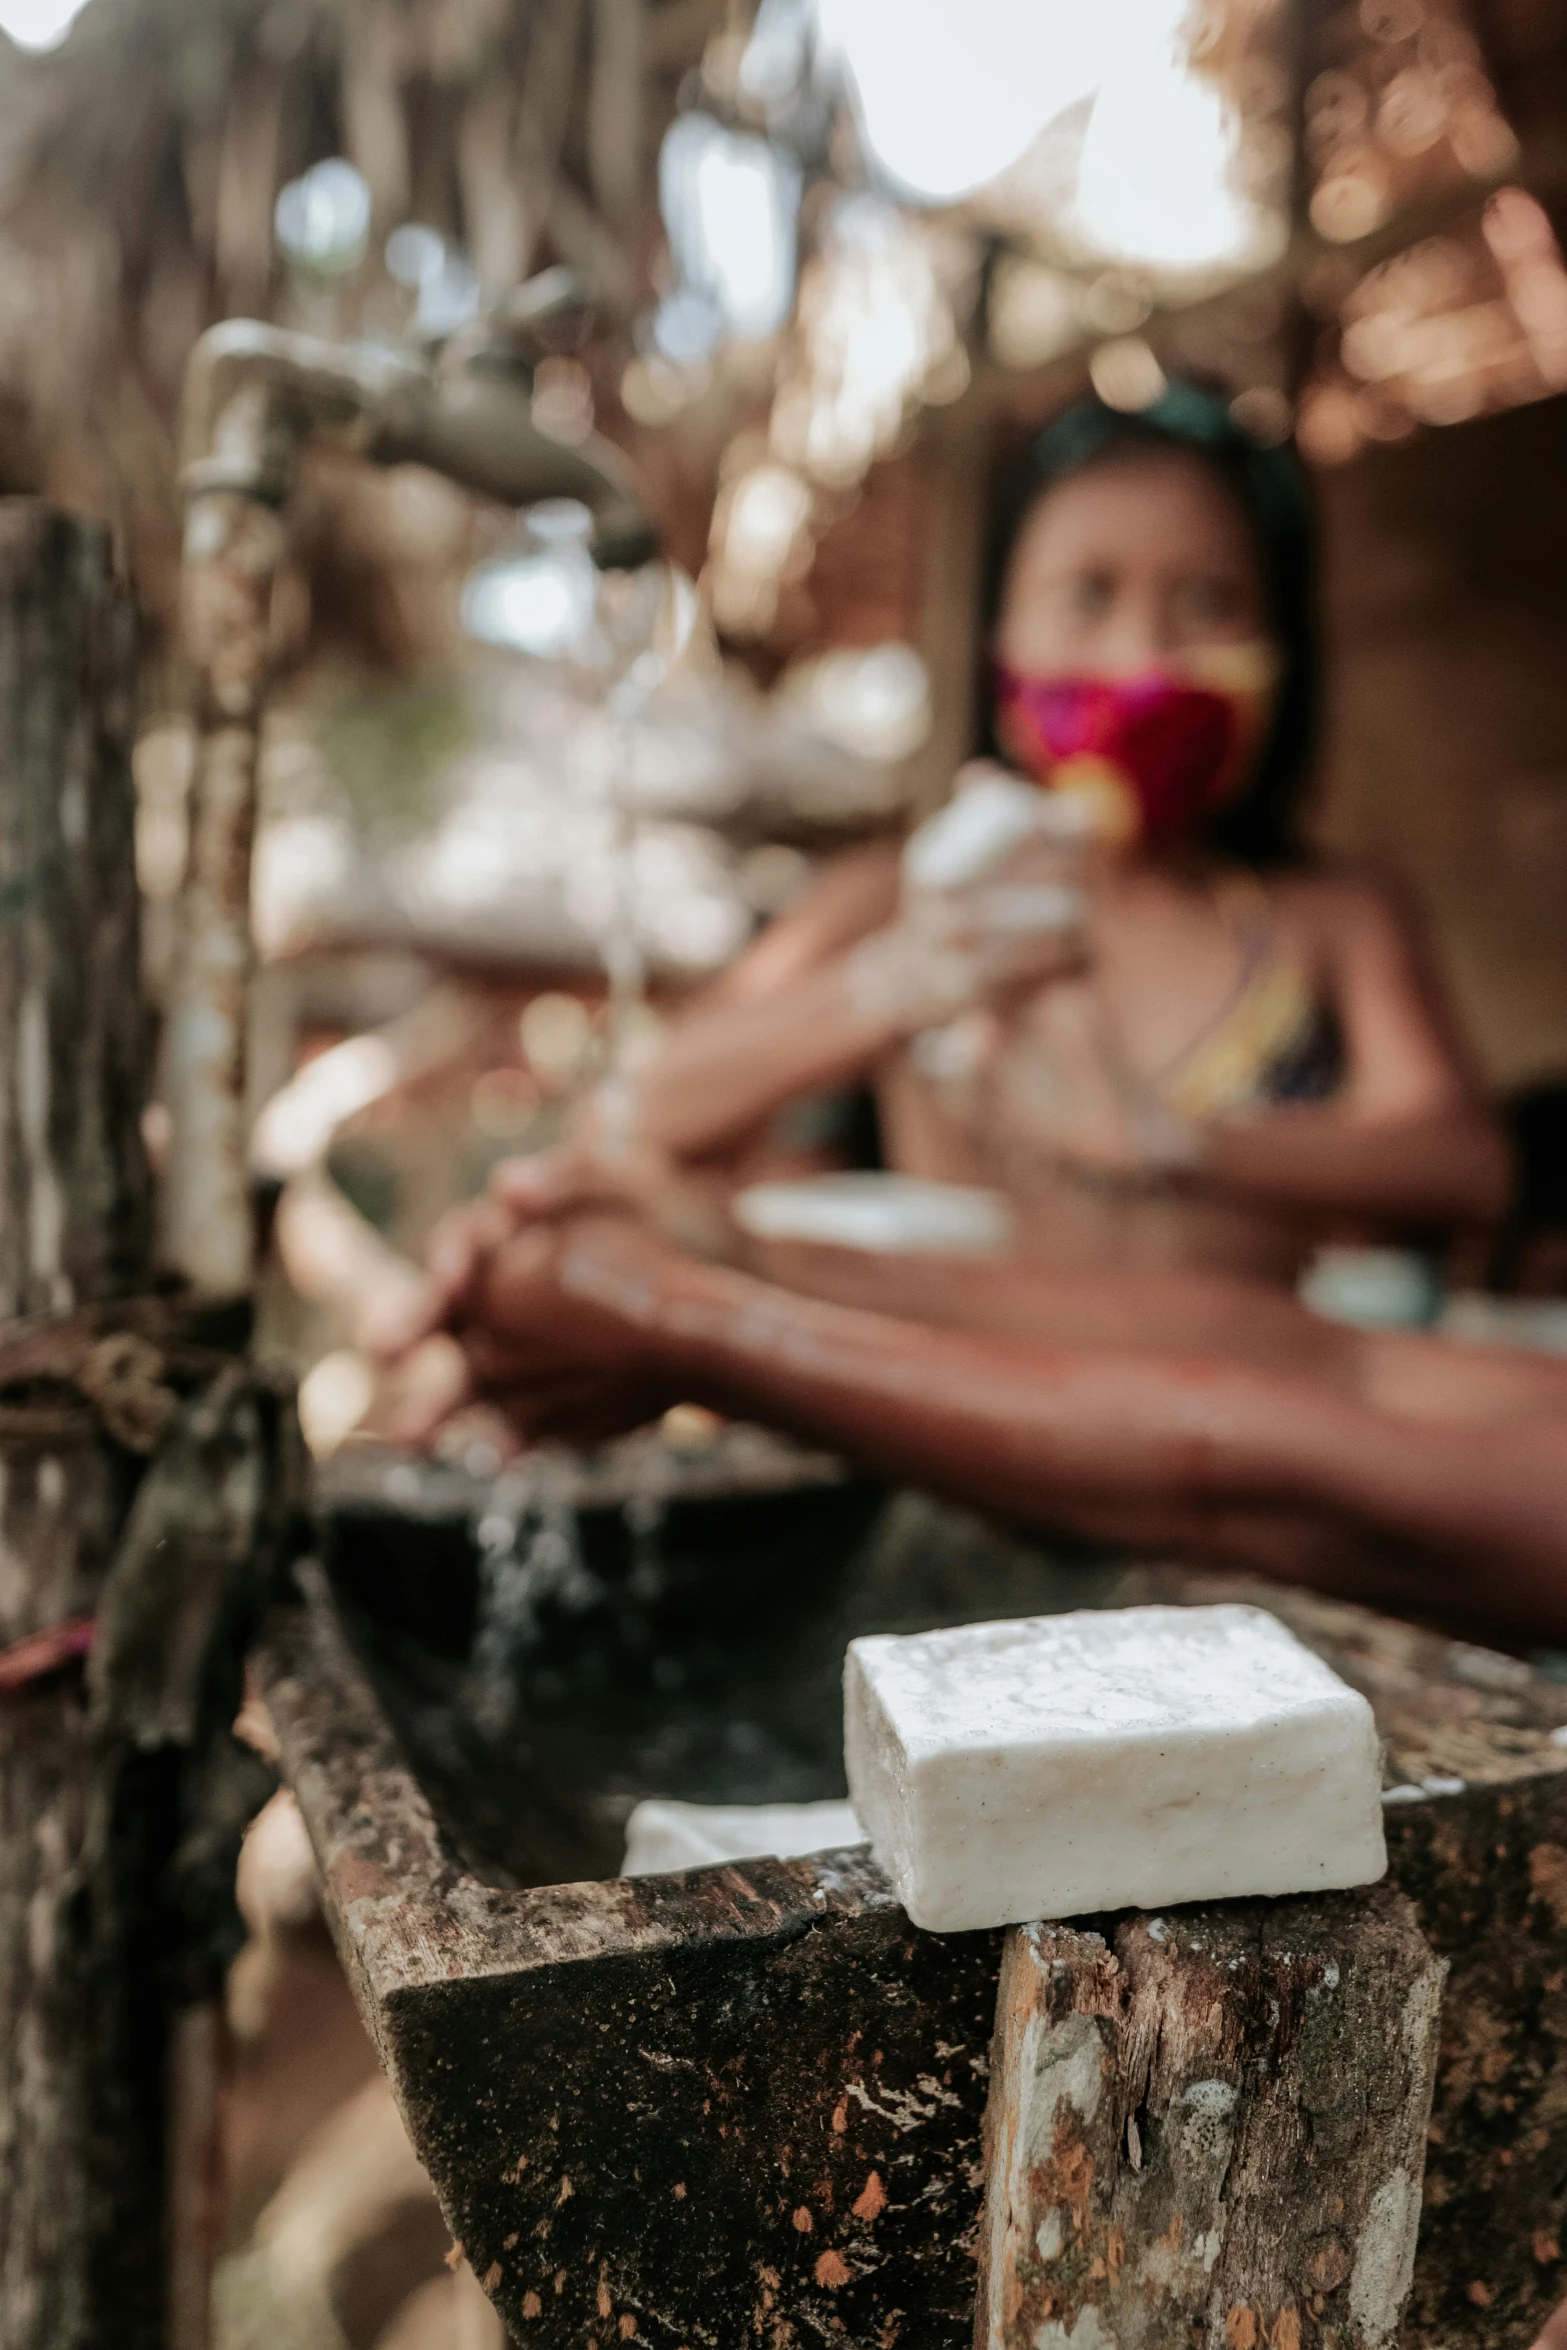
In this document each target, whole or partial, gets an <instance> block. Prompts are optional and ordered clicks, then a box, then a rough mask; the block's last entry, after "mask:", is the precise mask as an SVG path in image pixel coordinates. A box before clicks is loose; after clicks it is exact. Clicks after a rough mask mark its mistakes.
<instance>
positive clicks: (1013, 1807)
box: [844, 1607, 1387, 1934]
mask: <svg viewBox="0 0 1567 2350" xmlns="http://www.w3.org/2000/svg"><path fill="white" fill-rule="evenodd" d="M844 1755H845V1760H846V1762H847V1765H848V1774H849V1794H850V1798H851V1800H852V1802H853V1804H854V1808H855V1810H856V1812H857V1813H858V1814H859V1817H860V1818H861V1819H862V1820H863V1821H864V1823H865V1828H866V1832H867V1833H868V1835H869V1837H870V1839H871V1844H872V1848H873V1850H874V1851H875V1854H876V1858H877V1859H878V1861H879V1862H880V1863H881V1865H882V1867H883V1868H884V1869H885V1870H886V1872H887V1874H888V1876H889V1877H890V1878H891V1879H892V1882H893V1885H894V1886H895V1888H896V1890H897V1894H898V1898H899V1900H900V1901H901V1902H902V1903H903V1906H904V1908H905V1909H906V1910H907V1911H908V1913H909V1916H910V1917H911V1918H912V1919H913V1920H914V1923H915V1924H916V1925H918V1926H925V1927H928V1928H929V1929H930V1930H931V1931H932V1932H935V1933H940V1934H946V1933H959V1932H962V1931H964V1930H966V1929H968V1928H971V1927H979V1926H1004V1925H1015V1924H1021V1923H1022V1922H1024V1921H1025V1920H1028V1919H1032V1918H1055V1917H1079V1916H1082V1915H1084V1914H1085V1913H1087V1912H1090V1911H1095V1910H1112V1909H1126V1908H1139V1909H1153V1908H1162V1907H1164V1906H1166V1905H1167V1904H1173V1903H1176V1902H1184V1901H1213V1900H1222V1899H1228V1898H1230V1897H1232V1896H1238V1895H1242V1894H1259V1893H1261V1894H1279V1893H1315V1892H1319V1891H1321V1890H1324V1889H1326V1888H1327V1887H1329V1886H1338V1885H1364V1884H1369V1883H1370V1882H1371V1880H1372V1879H1373V1878H1375V1877H1380V1876H1381V1875H1382V1873H1383V1871H1384V1870H1385V1869H1386V1867H1387V1849H1386V1846H1385V1844H1384V1842H1383V1837H1382V1805H1381V1798H1380V1786H1381V1773H1380V1769H1379V1749H1378V1743H1377V1734H1376V1727H1375V1724H1374V1722H1373V1720H1372V1715H1371V1708H1370V1706H1369V1705H1367V1703H1366V1701H1365V1699H1364V1698H1363V1697H1361V1696H1360V1695H1359V1694H1358V1693H1357V1692H1356V1691H1355V1690H1353V1689H1350V1688H1348V1687H1346V1685H1345V1684H1344V1682H1342V1681H1341V1680H1340V1679H1339V1678H1338V1675H1337V1674H1336V1673H1334V1672H1333V1671H1332V1670H1331V1669H1330V1668H1329V1667H1328V1666H1327V1665H1325V1664H1324V1663H1323V1662H1322V1660H1321V1659H1320V1657H1316V1656H1314V1655H1313V1654H1312V1653H1311V1651H1310V1650H1309V1649H1308V1648H1304V1647H1302V1645H1301V1643H1300V1642H1299V1641H1298V1640H1297V1639H1296V1638H1295V1636H1294V1634H1293V1633H1291V1632H1289V1631H1287V1630H1286V1629H1285V1627H1284V1626H1283V1625H1282V1624H1281V1623H1280V1622H1279V1621H1278V1619H1277V1618H1276V1617H1274V1616H1270V1615H1267V1614H1265V1613H1264V1611H1263V1610H1262V1609H1260V1608H1252V1607H1192V1608H1185V1607H1136V1608H1122V1609H1116V1610H1106V1611H1090V1610H1085V1611H1084V1612H1082V1613H1080V1614H1077V1615H1065V1616H1034V1617H1029V1618H1025V1619H1024V1620H1022V1621H1020V1622H1017V1623H1004V1624H965V1625H960V1626H958V1627H956V1628H955V1629H953V1630H951V1631H943V1632H922V1633H917V1634H914V1635H912V1636H911V1637H908V1638H894V1637H884V1638H876V1639H867V1640H856V1641H854V1642H852V1643H851V1645H850V1648H849V1653H848V1657H847V1660H846V1663H845V1667H844Z"/></svg>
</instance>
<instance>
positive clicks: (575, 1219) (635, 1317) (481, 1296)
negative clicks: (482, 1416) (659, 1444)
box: [394, 1215, 678, 1443]
mask: <svg viewBox="0 0 1567 2350" xmlns="http://www.w3.org/2000/svg"><path fill="white" fill-rule="evenodd" d="M672 1262H673V1252H672V1251H671V1250H670V1249H669V1248H668V1246H667V1245H666V1244H665V1243H664V1242H663V1241H662V1240H660V1239H659V1237H658V1236H657V1234H655V1233H653V1232H652V1231H650V1230H649V1229H648V1228H647V1227H645V1226H643V1225H639V1224H638V1223H637V1222H635V1221H634V1220H633V1219H631V1218H628V1217H618V1216H608V1215H586V1216H572V1217H568V1218H566V1219H564V1220H562V1221H555V1222H545V1223H536V1224H532V1225H528V1226H524V1227H523V1228H522V1229H520V1230H513V1231H512V1232H511V1233H510V1235H509V1236H508V1237H506V1238H505V1239H503V1240H501V1241H500V1242H499V1244H498V1245H495V1246H492V1247H489V1248H487V1249H484V1250H483V1251H481V1252H480V1254H479V1256H478V1258H477V1260H476V1262H475V1263H474V1265H473V1267H472V1268H471V1270H470V1273H469V1277H468V1280H467V1283H466V1286H465V1288H464V1291H463V1293H462V1295H461V1297H460V1299H459V1300H458V1301H457V1302H455V1303H454V1304H453V1306H452V1307H451V1308H450V1309H449V1311H448V1314H447V1319H446V1331H447V1335H445V1336H443V1337H437V1338H435V1339H434V1340H433V1341H432V1342H431V1344H430V1345H429V1347H428V1348H427V1349H423V1350H419V1352H417V1353H416V1354H415V1355H414V1356H413V1357H411V1358H410V1365H409V1368H410V1372H411V1376H410V1378H409V1397H408V1402H407V1405H406V1407H405V1409H404V1411H403V1412H402V1414H401V1415H400V1417H399V1419H398V1421H397V1425H396V1428H395V1431H394V1432H395V1434H396V1435H397V1436H398V1437H400V1438H401V1439H403V1440H404V1441H405V1442H408V1443H426V1442H428V1441H429V1440H430V1438H431V1437H432V1436H433V1435H434V1434H435V1432H436V1430H437V1429H438V1428H439V1427H440V1426H441V1424H442V1423H443V1421H445V1420H447V1419H449V1418H450V1417H451V1416H452V1414H453V1413H455V1412H458V1411H461V1410H463V1409H464V1408H466V1407H467V1406H468V1405H471V1404H474V1403H488V1404H491V1405H493V1406H494V1407H496V1408H497V1409H498V1410H499V1411H501V1412H502V1413H503V1414H504V1415H505V1417H506V1419H507V1420H508V1421H509V1422H510V1423H511V1426H512V1427H513V1429H514V1430H515V1431H516V1433H517V1434H518V1436H519V1437H521V1438H522V1440H523V1441H524V1442H536V1441H538V1440H539V1439H541V1438H543V1437H548V1436H554V1437H561V1438H565V1439H568V1440H570V1441H573V1442H577V1443H596V1442H600V1441H602V1440H603V1439H605V1438H606V1437H609V1436H613V1435H618V1434H621V1433H623V1432H624V1431H625V1430H626V1429H628V1428H635V1427H640V1426H641V1425H642V1424H643V1423H644V1422H645V1421H647V1420H650V1419H654V1418H656V1417H657V1416H658V1414H659V1413H660V1412H662V1411H663V1410H664V1409H666V1408H667V1406H668V1405H669V1404H670V1403H671V1402H674V1401H676V1400H678V1399H677V1397H676V1396H675V1394H674V1392H673V1389H672V1388H671V1387H670V1385H669V1381H668V1379H667V1377H666V1376H665V1375H663V1374H661V1373H660V1371H659V1368H658V1364H657V1360H656V1354H655V1349H654V1346H653V1342H652V1339H651V1336H650V1331H649V1326H648V1325H649V1312H650V1306H651V1302H652V1300H653V1298H654V1296H655V1294H656V1292H657V1288H658V1285H659V1283H660V1282H661V1281H662V1280H663V1278H664V1277H665V1276H666V1275H667V1272H668V1270H669V1268H670V1265H671V1263H672ZM421 1353H422V1354H423V1355H424V1356H425V1357H426V1360H425V1362H424V1363H423V1364H421V1362H420V1354H421Z"/></svg>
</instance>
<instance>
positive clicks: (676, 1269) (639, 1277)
mask: <svg viewBox="0 0 1567 2350" xmlns="http://www.w3.org/2000/svg"><path fill="white" fill-rule="evenodd" d="M562 1278H563V1279H564V1281H565V1283H566V1286H567V1287H568V1288H570V1289H572V1290H574V1291H576V1292H577V1293H578V1294H579V1295H581V1296H583V1297H585V1298H591V1299H593V1301H594V1302H595V1303H597V1304H599V1305H600V1306H605V1307H608V1308H609V1309H610V1310H611V1311H613V1312H614V1313H616V1314H617V1315H619V1316H621V1317H623V1318H624V1319H625V1321H626V1322H627V1323H628V1324H632V1325H634V1326H635V1329H636V1331H637V1333H638V1339H639V1344H640V1347H641V1350H642V1352H643V1353H644V1355H645V1357H646V1360H647V1361H648V1363H649V1365H650V1367H651V1368H652V1369H653V1370H654V1371H655V1372H656V1374H657V1376H658V1377H659V1379H660V1380H661V1381H663V1380H668V1381H670V1382H672V1383H674V1384H675V1385H676V1386H678V1388H679V1389H680V1392H682V1393H683V1394H686V1395H688V1396H690V1397H691V1399H692V1400H694V1401H697V1402H702V1403H706V1404H708V1405H710V1406H712V1407H713V1408H715V1409H717V1410H720V1411H725V1412H729V1413H737V1414H743V1415H748V1416H751V1417H755V1418H761V1419H765V1420H767V1421H769V1422H770V1423H772V1424H774V1425H776V1426H782V1427H786V1428H789V1429H791V1430H793V1431H794V1432H795V1433H797V1434H799V1435H802V1436H805V1437H808V1438H811V1439H813V1440H815V1441H818V1442H825V1443H828V1444H831V1445H833V1446H834V1447H836V1448H837V1449H839V1450H841V1451H843V1452H846V1453H848V1454H850V1455H851V1456H852V1457H853V1458H855V1459H856V1460H859V1461H861V1462H863V1463H864V1464H865V1465H866V1466H868V1467H870V1468H872V1469H875V1470H878V1471H880V1472H882V1473H884V1474H887V1475H890V1476H894V1477H899V1478H906V1479H908V1480H909V1481H910V1482H912V1483H915V1484H920V1485H926V1486H930V1487H933V1488H935V1489H937V1490H939V1491H943V1492H946V1493H948V1494H951V1495H953V1496H954V1497H956V1498H958V1499H961V1500H965V1501H969V1502H972V1503H974V1504H976V1505H978V1506H980V1507H982V1508H988V1509H993V1510H1000V1511H1003V1512H1008V1513H1011V1514H1015V1515H1018V1516H1022V1517H1035V1518H1038V1517H1041V1516H1048V1515H1049V1513H1050V1511H1051V1509H1052V1507H1058V1506H1060V1505H1061V1504H1062V1502H1063V1501H1065V1500H1068V1499H1070V1498H1073V1497H1077V1498H1088V1499H1093V1498H1098V1499H1100V1500H1103V1499H1107V1498H1108V1499H1111V1500H1116V1501H1122V1500H1126V1499H1128V1498H1135V1497H1139V1496H1147V1497H1158V1498H1167V1497H1170V1496H1172V1495H1173V1496H1183V1497H1187V1498H1193V1499H1204V1498H1208V1497H1215V1496H1217V1497H1223V1498H1225V1499H1228V1500H1242V1499H1246V1498H1248V1497H1255V1498H1257V1499H1261V1500H1265V1501H1267V1502H1268V1503H1269V1504H1271V1505H1278V1504H1281V1503H1284V1502H1287V1501H1288V1500H1290V1499H1291V1498H1292V1497H1298V1498H1300V1499H1302V1500H1304V1499H1306V1498H1308V1497H1309V1496H1311V1495H1312V1494H1313V1493H1314V1491H1315V1488H1316V1487H1317V1486H1318V1485H1320V1482H1321V1480H1322V1477H1323V1475H1324V1473H1325V1469H1326V1465H1327V1462H1328V1459H1329V1456H1330V1454H1331V1451H1332V1443H1333V1440H1335V1439H1342V1441H1343V1442H1344V1443H1346V1444H1349V1445H1350V1446H1351V1447H1352V1449H1354V1450H1356V1451H1359V1450H1363V1449H1364V1445H1363V1443H1362V1441H1361V1436H1360V1435H1358V1434H1357V1430H1360V1429H1362V1428H1363V1422H1364V1414H1363V1413H1358V1412H1357V1411H1356V1410H1355V1409H1354V1407H1352V1406H1347V1405H1342V1404H1340V1403H1338V1402H1337V1401H1336V1400H1335V1399H1332V1398H1330V1397H1326V1396H1313V1397H1312V1399H1311V1401H1312V1406H1313V1409H1312V1410H1311V1411H1310V1412H1309V1413H1303V1412H1302V1411H1301V1410H1300V1409H1299V1408H1298V1407H1299V1401H1300V1393H1301V1391H1300V1390H1299V1387H1298V1383H1296V1382H1290V1381H1281V1380H1270V1379H1268V1378H1266V1377H1265V1376H1263V1375H1262V1374H1259V1373H1258V1372H1256V1371H1253V1370H1249V1369H1240V1368H1234V1367H1231V1366H1227V1365H1223V1364H1215V1363H1201V1362H1192V1361H1177V1360H1164V1361H1160V1360H1155V1359H1152V1358H1146V1357H1140V1356H1137V1355H1134V1354H1129V1353H1126V1352H1122V1351H1118V1350H1117V1351H1104V1352H1098V1351H1095V1352H1085V1351H1081V1350H1079V1349H1076V1348H1073V1349H1070V1350H1068V1349H1046V1348H1042V1347H1039V1346H1034V1345H1025V1344H1022V1343H1019V1342H1016V1341H1013V1340H1009V1339H1002V1338H996V1337H974V1336H969V1335H967V1334H964V1333H960V1332H957V1331H952V1330H932V1329H929V1328H927V1327H924V1326H922V1325H921V1324H918V1323H915V1322H908V1321H902V1320H896V1319H893V1318H892V1317H891V1316H888V1315H884V1314H878V1313H869V1312H865V1311H862V1310H860V1309H857V1308H852V1307H845V1306H839V1305H830V1304H825V1303H823V1302H821V1301H820V1300H818V1299H814V1298H808V1297H801V1296H797V1295H794V1294H791V1293H788V1292H785V1291H781V1290H778V1289H775V1288H772V1287H771V1286H770V1285H769V1284H767V1283H765V1282H762V1281H758V1280H755V1279H753V1278H752V1277H751V1276H749V1275H747V1274H743V1273H737V1272H735V1271H733V1270H732V1269H730V1268H728V1267H723V1266H715V1265H699V1264H694V1263H691V1262H689V1261H686V1260H673V1261H671V1263H670V1264H669V1265H668V1267H667V1268H666V1269H664V1270H662V1271H661V1272H660V1273H659V1274H658V1275H657V1276H656V1277H654V1278H651V1279H650V1278H649V1277H648V1276H647V1274H646V1272H645V1271H644V1270H643V1269H642V1268H640V1267H636V1268H632V1269H630V1270H627V1269H623V1268H622V1266H621V1264H620V1263H619V1261H618V1259H617V1256H616V1253H615V1250H614V1248H613V1246H610V1247H609V1248H607V1249H606V1248H601V1247H600V1246H598V1245H597V1244H596V1243H595V1242H593V1241H592V1240H589V1241H587V1242H585V1243H584V1244H583V1245H582V1246H581V1247H575V1248H573V1249H571V1250H569V1251H568V1254H567V1259H566V1262H565V1264H564V1266H563V1272H562Z"/></svg>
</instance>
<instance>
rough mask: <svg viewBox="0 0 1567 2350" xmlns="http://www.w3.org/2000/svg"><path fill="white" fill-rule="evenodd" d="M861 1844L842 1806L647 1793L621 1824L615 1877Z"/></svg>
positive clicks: (791, 1857)
mask: <svg viewBox="0 0 1567 2350" xmlns="http://www.w3.org/2000/svg"><path fill="white" fill-rule="evenodd" d="M864 1842H865V1830H864V1829H863V1828H862V1827H861V1826H860V1823H859V1821H858V1819H857V1818H856V1817H855V1814H854V1811H853V1808H852V1806H851V1805H849V1804H847V1803H675V1802H672V1801H669V1800H667V1799H666V1798H665V1797H663V1796H650V1797H649V1798H648V1799H647V1801H646V1802H645V1803H639V1804H638V1805H637V1808H636V1810H635V1811H634V1812H633V1813H632V1815H631V1817H630V1819H629V1820H628V1821H627V1822H626V1857H625V1859H624V1860H623V1861H622V1862H621V1864H620V1873H621V1875H622V1876H623V1877H657V1876H662V1875H663V1874H664V1873H665V1872H666V1871H667V1870H670V1869H706V1868H712V1867H713V1866H714V1865H715V1864H716V1863H718V1862H720V1861H726V1860H759V1859H762V1858H763V1857H764V1856H770V1857H771V1858H773V1859H775V1860H794V1859H797V1858H798V1857H800V1856H801V1855H802V1854H804V1853H807V1852H831V1851H832V1850H833V1849H834V1848H835V1847H836V1846H837V1845H840V1844H863V1843H864Z"/></svg>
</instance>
